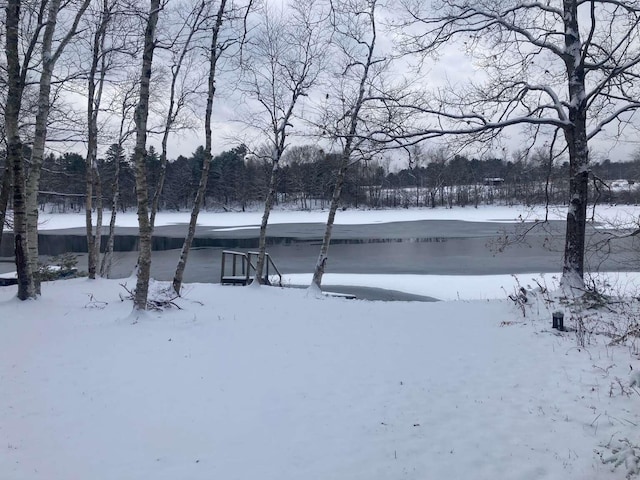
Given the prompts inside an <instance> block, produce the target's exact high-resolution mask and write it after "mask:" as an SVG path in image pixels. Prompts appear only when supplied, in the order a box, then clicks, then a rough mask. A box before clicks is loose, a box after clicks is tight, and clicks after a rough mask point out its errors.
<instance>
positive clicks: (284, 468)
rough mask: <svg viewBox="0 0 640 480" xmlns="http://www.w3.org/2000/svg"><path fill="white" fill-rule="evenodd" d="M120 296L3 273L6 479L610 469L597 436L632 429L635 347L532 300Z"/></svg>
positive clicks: (234, 293) (274, 292) (586, 475)
mask: <svg viewBox="0 0 640 480" xmlns="http://www.w3.org/2000/svg"><path fill="white" fill-rule="evenodd" d="M125 293H126V292H125V291H124V289H123V288H122V287H121V286H120V285H119V284H118V281H110V280H97V281H89V280H86V279H76V280H68V281H58V282H51V283H47V284H45V285H44V286H43V296H42V298H40V299H39V300H37V301H29V302H18V301H17V300H15V298H13V296H14V295H15V287H4V288H0V332H1V334H0V382H1V385H2V392H3V395H2V396H0V437H1V438H2V444H1V445H0V448H2V450H3V451H2V454H1V455H0V471H1V472H3V478H7V479H12V480H17V479H25V480H26V479H40V478H41V479H72V478H77V479H89V478H90V479H92V480H112V479H116V478H117V479H119V480H134V479H135V480H139V479H142V478H148V479H154V480H163V479H166V480H169V479H171V480H175V479H179V478H180V479H189V480H197V479H207V480H208V479H211V478H221V479H225V480H234V479H237V480H246V479H260V480H288V479H291V480H293V479H296V480H297V479H305V480H311V479H318V480H320V479H323V480H324V479H336V480H340V479H344V480H347V479H348V480H353V479H362V480H376V479H379V480H387V479H392V478H393V479H395V478H407V479H416V480H417V479H421V480H423V479H443V478H451V479H487V480H489V479H491V480H494V479H507V478H508V479H522V480H529V479H559V478H562V479H576V480H578V479H580V480H595V479H604V480H606V479H622V478H624V470H623V469H621V470H616V471H614V472H612V471H611V467H610V466H609V465H603V464H602V463H601V461H600V459H599V457H598V456H597V455H596V454H595V453H594V450H597V451H599V452H602V453H603V454H605V455H606V454H607V453H608V450H607V449H606V448H604V447H602V445H604V444H606V443H607V442H609V441H610V440H611V439H614V438H615V439H617V438H624V437H628V438H629V439H631V440H636V441H637V440H638V437H637V435H636V433H637V427H636V425H637V424H638V423H639V422H640V418H639V415H638V408H637V407H638V402H639V401H640V399H639V398H638V396H636V395H635V394H634V395H633V396H628V395H627V393H629V390H628V388H627V391H626V392H625V391H624V389H622V388H621V387H619V386H618V385H625V386H626V385H628V381H627V377H628V373H629V365H630V364H632V365H633V366H634V367H636V369H637V365H638V362H637V357H636V356H635V353H633V352H630V351H629V350H628V349H626V348H607V347H605V346H603V345H602V343H603V342H601V341H597V342H596V343H594V344H593V345H590V346H589V348H588V349H587V350H585V349H582V348H577V347H576V343H575V338H574V336H573V335H572V334H570V333H565V334H558V333H557V332H555V331H551V330H550V328H549V326H550V325H549V323H550V318H548V319H547V318H546V317H547V314H548V312H545V311H538V312H534V311H533V310H531V311H529V312H528V314H529V316H528V317H527V318H525V319H523V317H522V316H521V315H520V313H518V311H517V309H516V308H515V307H514V305H513V303H511V302H509V301H506V300H494V301H454V302H437V303H414V302H409V303H404V302H395V303H381V302H366V301H359V300H345V299H339V298H320V299H319V298H315V297H311V296H308V295H307V292H306V291H304V290H295V289H279V288H267V287H261V288H242V287H222V286H219V285H204V284H196V285H188V286H187V292H186V295H185V297H184V298H183V299H179V300H177V303H178V305H179V306H180V307H181V309H180V310H179V309H171V310H167V311H164V312H150V313H148V314H146V315H143V316H142V317H140V318H137V319H136V318H135V317H134V316H132V315H131V303H130V302H129V301H126V300H125V301H123V300H122V299H121V297H122V296H123V295H124V294H125ZM528 308H529V307H528ZM538 314H539V315H540V318H541V319H540V320H533V319H532V316H533V317H535V316H536V315H538ZM547 320H548V321H547Z"/></svg>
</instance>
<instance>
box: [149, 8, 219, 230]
mask: <svg viewBox="0 0 640 480" xmlns="http://www.w3.org/2000/svg"><path fill="white" fill-rule="evenodd" d="M223 3H225V2H223ZM205 7H206V2H204V1H200V2H198V3H197V4H196V5H195V6H194V7H193V8H192V9H191V11H190V12H189V13H188V15H187V17H186V19H185V20H184V22H183V23H182V25H181V27H180V29H179V31H178V32H177V34H176V38H175V39H173V41H172V42H171V43H172V45H171V46H170V50H171V52H172V62H171V67H170V70H171V85H170V87H169V98H168V105H167V112H166V115H165V119H164V127H163V129H162V141H161V145H162V150H161V152H160V177H159V178H158V184H157V186H156V189H155V191H154V193H153V201H152V203H151V217H150V223H151V228H152V229H153V228H154V226H155V220H156V214H157V212H158V208H159V205H160V196H161V194H162V189H163V188H164V182H165V177H166V173H167V163H168V157H167V144H168V142H169V136H170V134H171V132H172V131H173V130H174V127H175V124H176V121H177V119H178V116H179V115H180V113H181V111H182V109H183V108H184V107H185V106H186V104H187V102H188V97H189V96H193V95H194V94H195V93H196V91H197V89H196V88H190V87H189V86H188V85H187V83H188V82H187V81H186V80H185V77H184V76H183V75H182V73H183V70H185V69H187V70H188V65H185V63H186V61H187V60H188V58H187V57H188V56H189V55H190V54H191V53H192V51H193V48H194V36H195V35H196V34H197V33H198V31H199V30H200V29H202V28H203V19H204V17H205V15H206V14H207V11H206V10H205ZM215 28H216V27H214V30H215ZM216 38H217V32H216ZM180 80H182V82H180Z"/></svg>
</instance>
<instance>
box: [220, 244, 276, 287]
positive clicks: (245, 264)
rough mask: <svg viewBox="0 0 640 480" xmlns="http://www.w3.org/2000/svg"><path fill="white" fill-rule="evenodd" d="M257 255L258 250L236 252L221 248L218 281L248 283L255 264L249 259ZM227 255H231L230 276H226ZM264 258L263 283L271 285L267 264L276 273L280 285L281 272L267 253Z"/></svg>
mask: <svg viewBox="0 0 640 480" xmlns="http://www.w3.org/2000/svg"><path fill="white" fill-rule="evenodd" d="M254 255H255V256H257V255H258V252H247V253H245V252H238V251H235V250H223V251H222V266H221V269H220V283H221V284H225V283H237V284H243V285H249V284H250V283H251V282H252V281H253V279H252V278H251V275H252V273H254V272H255V271H256V266H255V265H254V264H253V262H252V261H251V257H252V256H254ZM227 256H231V257H232V263H231V277H229V276H226V275H225V272H226V259H227ZM265 257H266V258H265V260H266V272H265V275H264V277H263V283H264V284H266V285H271V282H270V280H269V266H271V267H272V268H273V270H275V272H276V274H277V275H278V285H279V286H282V273H280V270H278V267H277V266H276V264H275V263H274V261H273V259H272V258H271V256H270V255H269V254H268V253H265ZM238 258H239V259H241V261H240V268H238V261H237V260H238Z"/></svg>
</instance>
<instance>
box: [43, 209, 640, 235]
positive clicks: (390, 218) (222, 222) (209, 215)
mask: <svg viewBox="0 0 640 480" xmlns="http://www.w3.org/2000/svg"><path fill="white" fill-rule="evenodd" d="M596 212H597V214H598V219H601V220H606V219H610V218H618V219H620V218H625V219H627V218H629V217H631V218H635V219H637V218H638V214H639V213H640V207H635V206H625V205H622V206H599V207H598V209H597V210H596ZM189 215H190V213H189V212H159V213H158V217H157V218H156V225H157V226H162V225H173V224H180V223H188V222H189ZM566 215H567V207H550V210H549V219H550V220H564V219H565V218H566ZM544 218H545V209H544V207H540V206H538V207H522V206H516V207H506V206H482V207H478V208H473V207H466V208H461V207H458V208H453V209H447V208H435V209H434V208H415V209H403V210H346V211H340V212H337V214H336V224H339V225H361V224H375V223H389V222H403V221H416V220H462V221H468V222H517V221H521V220H524V221H534V220H536V219H538V220H543V219H544ZM261 219H262V212H259V211H255V212H201V213H200V215H199V216H198V225H201V226H211V227H218V228H220V229H221V230H222V231H225V230H232V229H233V228H236V227H240V228H252V227H255V226H258V225H260V221H261ZM94 221H95V218H94ZM326 221H327V211H319V210H314V211H293V210H275V211H273V212H272V213H271V215H270V216H269V224H270V225H274V224H282V223H326ZM39 224H40V225H39V229H40V230H54V229H63V228H74V227H84V226H85V217H84V213H64V214H60V213H55V214H53V213H41V214H40V215H39ZM117 225H118V226H120V227H137V226H138V218H137V216H136V214H135V212H127V213H125V214H122V213H118V216H117Z"/></svg>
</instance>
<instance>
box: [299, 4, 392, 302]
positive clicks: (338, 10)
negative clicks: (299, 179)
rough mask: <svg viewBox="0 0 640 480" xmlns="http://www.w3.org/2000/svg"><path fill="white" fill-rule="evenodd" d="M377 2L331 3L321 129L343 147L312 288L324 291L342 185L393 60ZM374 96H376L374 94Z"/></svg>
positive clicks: (363, 142)
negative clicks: (381, 36)
mask: <svg viewBox="0 0 640 480" xmlns="http://www.w3.org/2000/svg"><path fill="white" fill-rule="evenodd" d="M376 8H377V0H347V1H341V2H332V8H331V19H332V23H333V29H334V37H333V45H334V47H335V50H333V52H335V53H336V55H335V56H333V68H336V67H337V70H336V71H335V74H334V77H333V88H332V90H331V92H330V93H328V94H327V98H326V100H327V102H326V103H325V104H324V108H323V111H324V119H325V121H324V122H323V123H322V129H323V132H324V134H325V135H327V136H329V138H331V139H332V140H333V141H337V142H338V144H339V145H340V147H341V152H340V167H339V170H338V172H337V175H336V180H335V185H334V188H333V193H332V195H331V205H330V207H329V214H328V217H327V223H326V228H325V233H324V236H323V238H322V245H321V247H320V254H319V255H318V260H317V262H316V265H315V268H314V272H313V279H312V281H311V288H312V289H318V290H319V289H320V285H321V283H322V276H323V275H324V271H325V267H326V264H327V260H328V258H329V257H328V254H329V245H330V243H331V235H332V231H333V224H334V221H335V216H336V211H337V210H338V206H339V205H340V197H341V194H342V187H343V185H344V181H345V176H346V174H347V170H348V168H349V165H350V163H351V161H352V157H353V156H354V153H356V156H357V154H358V151H359V150H360V148H361V147H362V146H363V144H365V143H367V142H368V138H367V135H366V133H365V132H366V128H364V129H363V128H362V126H363V123H366V121H367V117H368V116H370V115H371V113H372V112H371V111H368V107H369V104H371V103H374V104H376V103H378V102H380V99H381V98H382V97H383V96H384V94H383V90H384V85H382V84H381V83H380V80H381V77H380V74H381V72H382V71H383V70H384V68H385V66H386V65H387V64H388V61H387V60H386V59H385V58H384V57H379V56H376V49H377V48H378V45H377V41H378V31H377V22H376V15H377V12H376ZM374 93H375V96H374Z"/></svg>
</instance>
